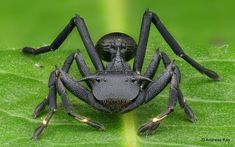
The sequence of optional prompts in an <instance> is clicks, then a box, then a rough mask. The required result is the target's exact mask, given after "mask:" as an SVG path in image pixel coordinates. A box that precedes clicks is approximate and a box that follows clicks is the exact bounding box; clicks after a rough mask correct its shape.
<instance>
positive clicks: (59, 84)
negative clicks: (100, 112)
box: [57, 79, 104, 130]
mask: <svg viewBox="0 0 235 147" xmlns="http://www.w3.org/2000/svg"><path fill="white" fill-rule="evenodd" d="M57 90H58V93H59V95H60V96H61V99H62V104H63V106H64V107H65V109H66V111H67V113H68V114H69V115H70V116H72V117H74V118H75V119H76V120H78V121H80V122H81V123H84V124H87V125H89V126H91V127H94V128H96V129H100V130H104V126H103V125H102V124H100V123H98V122H95V121H93V120H90V119H88V118H87V117H84V116H81V115H79V114H77V113H75V112H74V111H73V109H72V105H71V104H70V103H69V101H68V98H67V94H66V90H65V87H64V85H63V83H62V82H61V80H60V79H58V80H57Z"/></svg>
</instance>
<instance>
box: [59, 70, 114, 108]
mask: <svg viewBox="0 0 235 147" xmlns="http://www.w3.org/2000/svg"><path fill="white" fill-rule="evenodd" d="M58 70H59V73H60V80H61V81H62V83H63V85H64V86H65V87H66V88H67V89H68V90H69V91H70V92H71V93H72V94H73V95H75V96H76V97H78V98H79V99H81V100H82V101H84V102H86V103H87V104H89V105H91V106H93V107H94V108H96V109H98V110H101V111H104V112H109V113H110V112H111V111H110V110H109V109H107V108H105V107H104V106H103V105H102V104H100V103H99V102H98V101H97V100H96V99H95V97H94V96H93V94H92V93H91V92H90V91H89V90H88V89H86V88H85V87H83V86H82V85H81V84H80V83H79V82H78V81H75V80H74V79H72V78H71V77H70V76H69V75H68V74H66V73H65V72H64V71H62V70H60V69H58Z"/></svg>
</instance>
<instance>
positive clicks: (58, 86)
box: [32, 51, 104, 140]
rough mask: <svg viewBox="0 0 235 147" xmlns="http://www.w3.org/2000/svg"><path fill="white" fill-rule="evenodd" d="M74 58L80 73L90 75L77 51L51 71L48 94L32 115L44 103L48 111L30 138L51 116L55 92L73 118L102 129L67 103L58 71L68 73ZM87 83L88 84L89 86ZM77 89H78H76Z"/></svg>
mask: <svg viewBox="0 0 235 147" xmlns="http://www.w3.org/2000/svg"><path fill="white" fill-rule="evenodd" d="M74 59H75V60H76V62H77V65H78V69H79V71H80V73H81V74H82V75H84V76H88V75H90V73H89V69H88V67H87V65H86V64H85V61H84V59H83V58H82V56H81V54H80V52H79V51H78V52H77V53H72V54H71V55H69V56H68V57H67V59H66V60H65V62H64V65H63V67H62V70H56V71H53V72H52V73H51V75H50V78H49V82H48V86H49V94H48V96H47V98H46V99H45V100H43V101H42V102H41V103H40V104H39V105H38V106H37V107H36V108H35V110H34V113H33V116H34V117H37V116H38V115H39V114H40V113H41V112H42V110H43V109H44V108H45V106H46V105H49V107H50V112H49V113H48V114H47V116H46V118H45V119H44V120H43V122H42V123H41V125H40V126H39V127H38V128H37V129H35V131H34V133H33V136H32V139H33V140H35V139H37V138H38V136H39V135H40V134H41V133H42V131H43V130H44V129H45V128H46V127H47V125H48V123H49V121H50V119H51V118H52V116H53V114H54V112H55V109H56V92H58V93H59V95H60V96H61V98H62V103H63V106H64V107H65V109H66V111H67V113H68V114H69V115H70V116H72V117H74V118H75V119H77V120H79V121H80V122H82V123H85V124H88V125H90V126H92V127H94V128H97V129H104V127H103V125H102V124H100V123H98V122H95V121H92V120H90V119H88V118H86V117H84V116H81V115H79V114H76V113H75V112H74V111H73V110H72V107H71V104H70V103H69V101H68V99H67V94H66V89H65V87H64V85H63V83H62V82H61V79H60V76H59V75H60V73H62V75H64V74H65V73H68V71H69V69H70V66H71V64H72V62H73V60H74ZM62 77H63V76H62ZM87 84H89V85H91V84H92V83H90V82H89V83H87ZM89 85H88V86H89ZM78 91H79V89H78Z"/></svg>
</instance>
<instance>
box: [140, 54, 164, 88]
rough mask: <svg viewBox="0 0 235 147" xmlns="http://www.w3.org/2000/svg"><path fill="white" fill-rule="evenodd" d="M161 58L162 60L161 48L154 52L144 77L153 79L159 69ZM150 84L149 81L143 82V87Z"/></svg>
mask: <svg viewBox="0 0 235 147" xmlns="http://www.w3.org/2000/svg"><path fill="white" fill-rule="evenodd" d="M160 60H161V53H160V52H159V49H158V50H157V51H156V53H155V54H154V56H153V57H152V60H151V62H150V64H149V66H148V68H147V70H146V72H145V73H144V77H147V78H150V79H153V77H154V75H155V73H156V71H157V68H158V66H159V64H160ZM148 84H149V82H148V81H144V82H142V87H143V89H145V88H146V86H147V85H148Z"/></svg>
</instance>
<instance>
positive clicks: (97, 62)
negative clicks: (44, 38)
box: [22, 15, 104, 71]
mask: <svg viewBox="0 0 235 147" xmlns="http://www.w3.org/2000/svg"><path fill="white" fill-rule="evenodd" d="M74 27H76V28H77V30H78V32H79V34H80V37H81V39H82V41H83V44H84V46H85V47H86V49H87V52H88V54H89V56H90V58H91V61H92V63H93V64H94V66H95V68H96V70H98V71H102V70H103V69H104V66H103V63H102V61H101V59H100V58H99V55H98V53H97V51H96V49H95V47H94V44H93V42H92V40H91V37H90V34H89V32H88V29H87V27H86V24H85V22H84V20H83V18H81V17H80V16H78V15H77V16H75V17H73V18H72V19H71V20H70V22H69V23H68V24H67V25H66V27H65V28H64V30H63V31H62V32H61V33H60V34H59V35H58V36H57V37H56V39H55V40H54V41H53V42H52V43H51V44H50V45H49V46H44V47H40V48H38V49H34V48H31V47H25V48H23V49H22V51H23V52H24V53H27V54H34V55H37V54H41V53H46V52H49V51H53V50H56V49H58V48H59V47H60V46H61V44H62V43H63V42H64V40H65V39H66V38H67V37H68V35H69V34H70V33H71V31H72V30H73V29H74Z"/></svg>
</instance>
